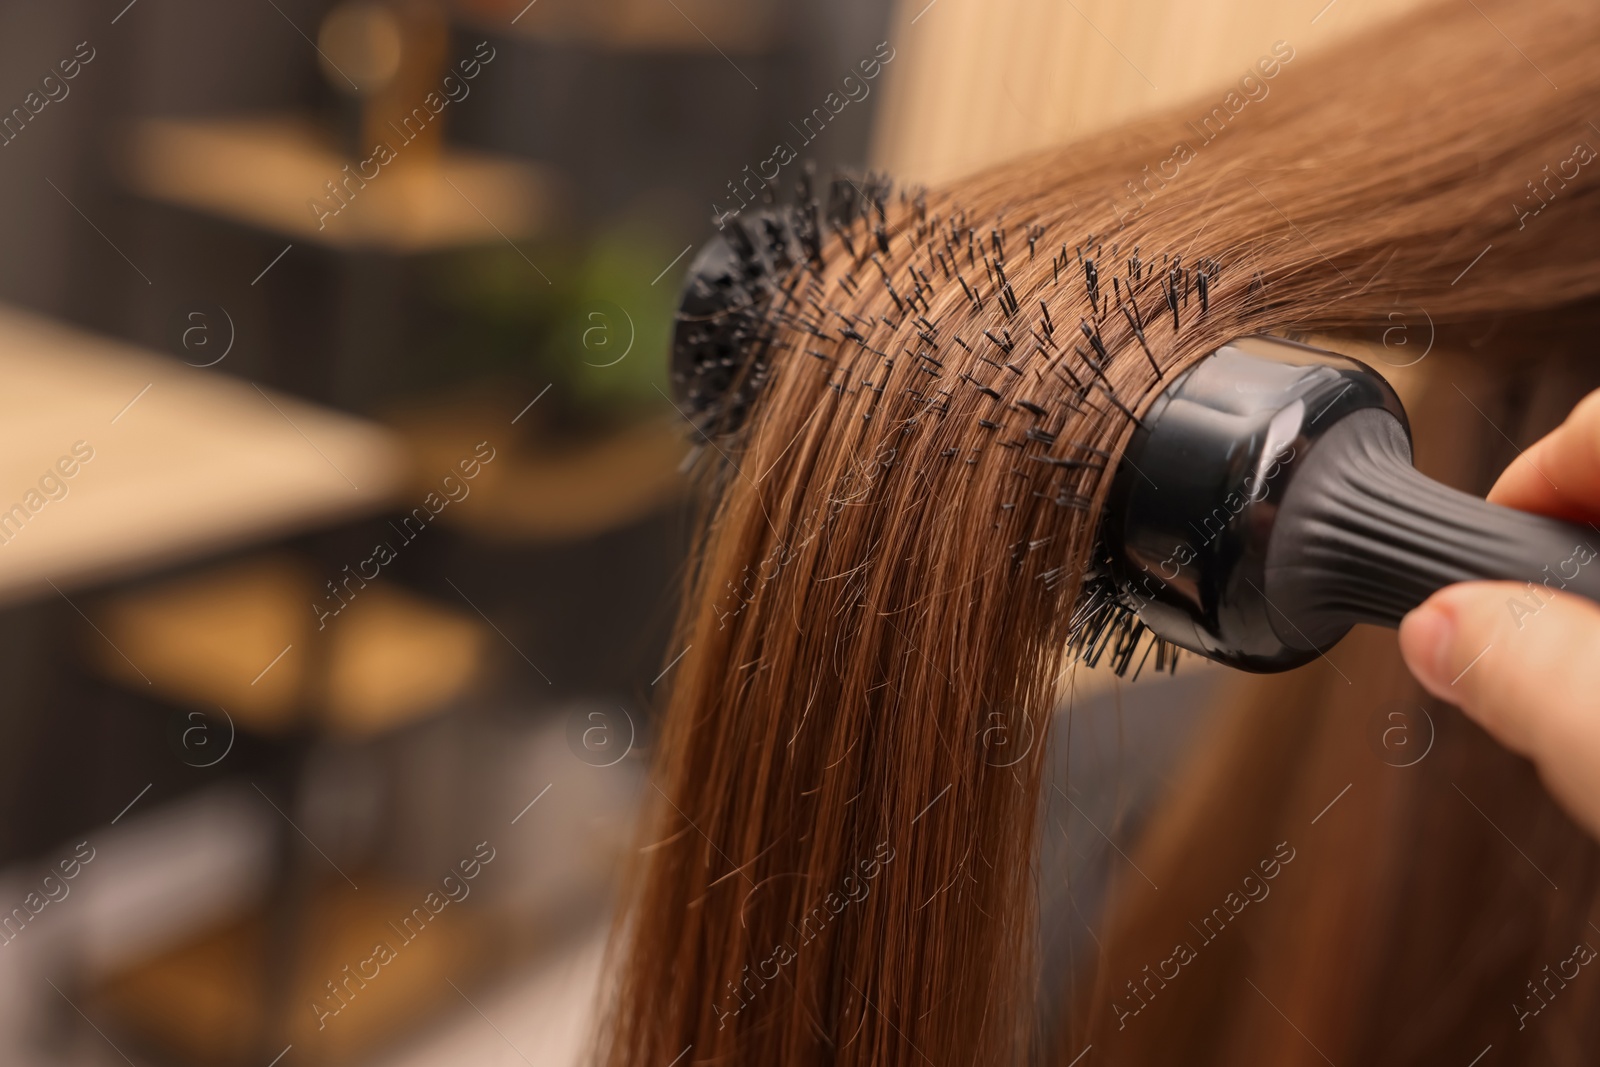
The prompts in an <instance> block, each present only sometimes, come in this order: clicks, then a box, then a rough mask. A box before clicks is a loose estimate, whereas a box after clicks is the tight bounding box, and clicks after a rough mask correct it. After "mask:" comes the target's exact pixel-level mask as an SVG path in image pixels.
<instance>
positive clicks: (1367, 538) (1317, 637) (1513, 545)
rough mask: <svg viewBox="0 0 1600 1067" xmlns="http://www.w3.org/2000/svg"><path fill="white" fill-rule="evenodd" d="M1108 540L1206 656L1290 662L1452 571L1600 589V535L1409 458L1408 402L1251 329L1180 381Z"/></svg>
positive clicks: (1380, 384)
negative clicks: (1449, 480) (1446, 477)
mask: <svg viewBox="0 0 1600 1067" xmlns="http://www.w3.org/2000/svg"><path fill="white" fill-rule="evenodd" d="M1105 543H1106V545H1107V548H1108V552H1109V554H1110V560H1109V563H1110V567H1111V570H1112V574H1113V576H1114V577H1115V578H1116V580H1117V582H1118V584H1119V586H1120V587H1121V589H1122V591H1123V594H1124V598H1125V600H1126V601H1127V603H1128V604H1129V606H1130V607H1133V608H1134V609H1135V610H1136V611H1137V612H1138V613H1139V616H1140V618H1141V619H1142V620H1143V621H1144V623H1145V625H1147V626H1149V627H1150V628H1151V629H1152V630H1153V631H1155V632H1156V633H1157V634H1158V635H1160V636H1161V637H1164V638H1166V639H1167V640H1169V641H1172V642H1173V643H1175V644H1178V645H1181V646H1182V647H1184V648H1187V649H1190V650H1191V651H1194V652H1198V653H1200V654H1201V655H1204V656H1207V657H1208V658H1210V659H1214V660H1217V661H1218V662H1221V663H1225V664H1228V665H1229V666H1233V667H1238V668H1241V669H1244V670H1249V671H1260V672H1270V671H1281V670H1287V669H1289V668H1291V667H1296V666H1299V665H1300V664H1302V663H1305V662H1307V661H1309V660H1311V659H1314V658H1316V657H1317V656H1318V655H1320V654H1322V653H1323V652H1325V651H1326V650H1327V649H1328V648H1329V647H1330V646H1332V645H1333V644H1335V643H1336V642H1337V641H1338V640H1339V639H1340V638H1341V637H1343V636H1344V634H1345V633H1346V632H1347V631H1348V630H1349V629H1350V627H1351V626H1353V625H1355V624H1356V623H1358V622H1368V623H1375V624H1378V625H1383V626H1391V627H1392V626H1396V625H1398V623H1399V621H1400V619H1401V618H1402V617H1403V616H1404V615H1405V613H1406V612H1408V611H1410V610H1411V609H1412V608H1414V607H1416V606H1417V605H1418V604H1420V603H1422V601H1424V600H1426V599H1427V598H1428V597H1429V596H1430V595H1431V594H1432V593H1434V592H1435V591H1436V590H1438V589H1440V588H1442V587H1444V586H1446V585H1449V584H1451V583H1454V582H1462V581H1476V580H1509V581H1515V582H1519V583H1532V584H1533V586H1535V587H1536V588H1532V589H1526V590H1524V591H1523V593H1522V594H1521V595H1520V597H1519V598H1518V600H1519V603H1520V604H1521V605H1522V606H1521V607H1515V606H1512V605H1510V604H1508V608H1507V610H1508V612H1510V613H1511V614H1512V615H1514V616H1518V617H1519V619H1525V618H1526V617H1527V615H1531V614H1533V613H1534V612H1536V610H1537V607H1538V606H1539V604H1540V603H1541V602H1542V601H1543V600H1545V599H1548V595H1549V593H1548V592H1547V590H1563V591H1566V592H1575V593H1580V594H1582V595H1584V596H1588V597H1589V598H1591V599H1594V600H1600V560H1597V552H1596V546H1600V531H1597V530H1595V529H1594V528H1592V527H1587V526H1576V525H1573V524H1571V523H1565V522H1560V521H1558V520H1554V519H1548V518H1543V517H1541V516H1537V515H1529V514H1527V513H1524V512H1519V511H1513V510H1511V509H1508V508H1501V507H1496V506H1495V505H1493V504H1489V503H1487V502H1485V501H1483V500H1480V499H1478V498H1477V497H1473V496H1470V495H1468V494H1466V493H1460V492H1457V491H1456V490H1453V489H1449V488H1447V487H1445V486H1442V485H1440V484H1439V483H1437V482H1434V481H1432V480H1431V479H1429V478H1427V477H1425V476H1423V475H1422V474H1419V473H1418V472H1417V471H1416V470H1415V468H1413V467H1412V465H1411V437H1410V430H1409V427H1408V425H1407V422H1406V416H1405V411H1404V409H1403V408H1402V407H1401V405H1400V400H1399V398H1398V397H1397V396H1396V395H1395V393H1394V391H1393V390H1392V389H1391V388H1390V387H1389V385H1388V383H1387V382H1385V381H1384V380H1383V378H1382V377H1381V376H1379V375H1378V374H1377V372H1375V371H1373V370H1372V369H1371V368H1369V367H1367V366H1366V365H1364V364H1362V363H1359V362H1357V361H1356V360H1353V359H1347V358H1345V357H1343V356H1338V355H1335V354H1333V353H1330V352H1323V351H1320V350H1318V349H1314V348H1310V347H1307V346H1305V345H1299V344H1295V343H1293V342H1289V341H1283V340H1279V339H1277V338H1269V337H1249V338H1241V339H1239V340H1237V341H1234V342H1232V343H1230V344H1228V345H1225V346H1223V347H1222V348H1220V349H1218V350H1217V351H1216V352H1215V353H1214V354H1212V355H1211V356H1209V357H1207V358H1206V359H1205V360H1202V361H1201V362H1200V363H1197V364H1196V365H1195V366H1194V367H1192V368H1191V369H1190V370H1188V371H1187V372H1185V373H1184V374H1183V375H1182V376H1180V377H1179V378H1177V379H1175V380H1174V381H1173V382H1172V384H1171V385H1170V386H1169V387H1168V388H1167V389H1166V391H1165V392H1163V393H1162V395H1161V396H1160V397H1158V398H1157V399H1156V401H1155V402H1154V403H1153V404H1152V405H1151V407H1150V409H1149V411H1148V412H1146V414H1145V416H1144V420H1143V426H1142V427H1141V428H1140V429H1138V430H1137V431H1136V432H1135V434H1134V436H1133V438H1132V439H1131V440H1130V442H1129V446H1128V448H1127V450H1126V451H1125V453H1124V458H1123V462H1122V463H1121V465H1120V466H1119V467H1118V470H1117V474H1116V476H1115V478H1114V480H1113V483H1112V491H1111V496H1110V498H1109V500H1108V507H1107V513H1106V531H1105Z"/></svg>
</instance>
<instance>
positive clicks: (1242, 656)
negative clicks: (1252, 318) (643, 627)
mask: <svg viewBox="0 0 1600 1067" xmlns="http://www.w3.org/2000/svg"><path fill="white" fill-rule="evenodd" d="M840 188H841V187H840V186H839V183H835V190H834V192H835V195H834V196H833V197H831V198H830V204H829V207H828V211H827V218H828V220H829V222H830V223H831V224H832V225H833V226H834V228H835V230H836V232H839V233H841V234H844V233H845V232H846V230H845V229H844V227H845V226H847V225H848V224H849V223H850V222H851V221H852V220H853V219H856V218H861V217H866V216H868V214H869V212H871V211H872V210H873V209H874V206H875V205H877V206H878V208H877V209H878V210H880V211H881V198H882V195H883V193H882V187H881V186H878V185H871V184H869V185H868V187H867V190H866V191H862V190H861V189H860V187H859V186H857V185H855V184H854V183H849V188H848V189H846V190H844V192H843V193H841V192H840ZM857 193H859V194H860V195H859V196H856V194H857ZM852 197H855V198H854V199H853V198H852ZM819 214H820V213H819V209H818V205H817V204H816V202H815V201H810V202H809V206H808V207H806V208H802V209H798V210H797V209H782V210H775V211H770V212H761V213H759V214H754V217H753V218H752V219H751V220H750V222H749V223H748V224H747V223H746V222H745V221H744V220H741V219H737V218H735V219H733V220H731V222H728V223H727V224H726V227H725V231H724V234H723V235H722V236H721V237H720V238H719V239H717V240H714V241H712V242H711V243H710V244H708V245H707V246H706V248H704V249H703V250H702V251H701V253H700V255H699V256H698V257H697V258H696V260H695V263H694V265H693V267H692V268H691V269H690V272H689V276H688V278H687V280H686V282H685V286H684V291H683V298H682V303H681V306H680V309H679V313H678V318H677V324H676V328H675V332H674V339H673V341H674V343H673V357H672V374H673V382H674V385H675V387H676V391H677V396H678V402H679V404H681V405H683V406H684V407H685V408H686V409H687V414H688V415H689V416H690V418H691V419H692V420H693V421H694V422H695V424H696V426H697V428H698V429H699V431H700V433H702V434H704V435H706V436H707V437H710V436H712V435H715V434H727V433H733V432H737V430H738V428H739V426H740V424H741V423H742V421H743V419H744V418H745V416H746V414H747V413H748V411H749V408H750V406H751V403H752V401H753V399H754V397H755V395H756V394H757V392H758V391H759V389H760V387H761V385H762V383H763V382H764V380H765V379H766V377H767V374H768V372H769V371H768V361H769V355H770V354H769V348H770V345H771V339H772V331H773V328H774V327H773V324H774V322H775V321H778V320H780V319H783V318H784V317H785V316H786V314H788V310H787V309H789V308H790V307H792V306H793V305H794V304H795V303H797V301H796V297H795V286H797V285H798V284H799V279H800V277H801V275H802V272H800V271H797V270H793V269H791V268H793V267H794V266H796V265H797V264H800V263H803V262H810V261H814V260H815V259H816V257H817V256H818V254H819V248H820V243H819V239H818V233H819ZM1089 276H1090V278H1091V280H1092V278H1093V274H1092V271H1091V272H1090V274H1089ZM1201 280H1202V283H1203V281H1204V277H1203V275H1202V278H1201ZM1130 294H1131V289H1130ZM1201 296H1202V298H1203V297H1204V288H1203V284H1202V288H1201ZM789 318H790V319H792V321H793V323H794V324H795V325H796V326H797V327H798V328H801V329H805V328H807V324H808V320H806V319H805V318H804V317H803V316H798V315H789ZM847 325H848V322H847ZM809 328H810V329H811V330H813V331H818V332H819V335H821V334H820V331H819V330H818V327H817V326H816V325H815V324H811V325H810V327H809ZM1085 330H1086V331H1087V330H1088V328H1087V327H1085ZM846 336H849V333H848V331H846ZM991 336H992V335H991ZM1107 358H1109V357H1107ZM1107 395H1108V398H1109V399H1111V400H1112V401H1113V402H1116V398H1115V395H1114V394H1110V393H1108V394H1107ZM1119 406H1120V403H1119ZM1124 410H1126V409H1124ZM1597 544H1600V530H1596V529H1595V528H1594V527H1587V526H1575V525H1573V524H1571V523H1565V522H1560V521H1557V520H1554V519H1548V518H1543V517H1540V516H1536V515H1530V514H1526V513H1524V512H1519V511H1513V510H1510V509H1508V508H1501V507H1496V506H1495V505H1493V504H1489V503H1488V502H1486V501H1484V500H1481V499H1479V498H1477V497H1473V496H1470V495H1468V494H1466V493H1461V492H1457V491H1456V490H1453V489H1449V488H1447V487H1445V486H1443V485H1440V484H1439V483H1437V482H1435V481H1433V480H1431V479H1429V478H1427V477H1425V476H1423V475H1422V474H1419V473H1418V472H1417V471H1416V469H1415V468H1413V467H1412V465H1411V434H1410V428H1409V426H1408V424H1407V422H1406V415H1405V411H1404V409H1403V408H1402V407H1401V404H1400V400H1399V397H1397V396H1396V395H1395V393H1394V390H1393V389H1391V388H1390V387H1389V384H1388V383H1387V382H1385V381H1384V380H1383V378H1382V377H1381V376H1380V375H1379V374H1378V373H1377V372H1376V371H1374V370H1372V369H1371V368H1370V367H1367V366H1366V365H1364V364H1362V363H1360V362H1358V361H1356V360H1353V359H1348V358H1345V357H1343V356H1339V355H1335V354H1333V353H1331V352H1324V351H1320V350H1318V349H1315V348H1310V347H1307V346H1305V345H1301V344H1296V343H1293V342H1290V341H1284V340H1280V339H1278V338H1274V337H1264V336H1263V337H1246V338H1240V339H1238V340H1235V341H1233V342H1232V343H1230V344H1227V345H1224V346H1223V347H1222V348H1220V349H1218V350H1217V351H1216V352H1214V353H1212V354H1211V355H1210V356H1208V357H1206V358H1205V359H1203V360H1201V361H1200V362H1199V363H1196V364H1195V365H1194V366H1192V367H1191V368H1189V369H1188V370H1187V371H1185V372H1183V373H1182V374H1180V375H1178V376H1176V377H1175V378H1173V379H1172V380H1171V381H1170V382H1169V383H1167V386H1166V388H1165V390H1164V391H1163V392H1162V393H1161V394H1160V395H1159V396H1158V397H1157V398H1156V399H1155V401H1154V402H1153V403H1152V404H1151V405H1150V406H1149V408H1148V410H1147V411H1146V412H1145V414H1144V415H1143V417H1142V418H1141V419H1139V420H1138V426H1137V428H1136V429H1135V431H1134V433H1133V436H1132V438H1131V440H1130V441H1129V443H1128V446H1127V448H1126V450H1125V451H1124V453H1123V456H1122V459H1121V461H1120V463H1119V465H1118V467H1117V469H1116V471H1115V474H1114V476H1113V481H1112V486H1111V492H1110V495H1109V498H1108V501H1107V507H1106V511H1105V514H1104V516H1103V519H1102V533H1101V558H1102V559H1103V560H1104V561H1105V567H1104V569H1103V570H1102V571H1100V572H1097V573H1096V574H1094V575H1093V576H1092V577H1091V578H1090V579H1089V580H1088V582H1087V583H1086V584H1087V588H1086V591H1085V595H1084V597H1083V598H1082V601H1083V603H1082V605H1081V606H1080V608H1079V612H1078V616H1077V617H1075V619H1074V626H1075V631H1076V632H1077V634H1078V636H1076V637H1075V638H1074V647H1075V648H1077V649H1078V651H1079V652H1080V653H1081V654H1082V655H1083V657H1084V658H1085V660H1086V661H1088V662H1089V663H1091V664H1093V663H1096V662H1098V661H1099V659H1100V658H1101V656H1102V655H1105V654H1109V657H1110V662H1111V664H1112V666H1113V668H1114V669H1116V670H1117V671H1119V672H1122V671H1125V670H1127V669H1128V668H1129V667H1130V666H1132V665H1133V664H1134V663H1135V655H1136V653H1137V651H1138V649H1139V648H1140V647H1141V645H1143V647H1145V649H1146V653H1145V655H1146V657H1148V655H1149V650H1150V649H1151V648H1154V649H1155V650H1156V657H1155V660H1156V667H1157V669H1161V668H1162V667H1163V666H1164V665H1167V664H1170V663H1171V662H1172V661H1171V660H1170V659H1169V658H1168V656H1167V654H1166V653H1167V651H1168V650H1167V649H1166V647H1165V644H1164V643H1168V642H1169V643H1171V644H1173V645H1177V646H1180V647H1182V648H1186V649H1189V650H1190V651H1193V652H1197V653H1199V654H1201V655H1203V656H1206V657H1208V658H1210V659H1213V660H1216V661H1218V662H1221V663H1225V664H1228V665H1229V666H1233V667H1238V668H1241V669H1244V670H1250V671H1280V670H1287V669H1289V668H1291V667H1295V666H1299V665H1300V664H1302V663H1305V662H1307V661H1309V660H1311V659H1313V658H1315V657H1316V656H1318V655H1319V654H1320V653H1322V652H1323V651H1325V650H1326V649H1327V648H1328V647H1329V646H1331V645H1332V644H1334V643H1335V642H1337V641H1338V640H1339V639H1340V638H1341V637H1343V636H1344V634H1345V633H1346V632H1347V631H1348V630H1349V629H1350V627H1351V626H1353V625H1355V624H1356V623H1358V622H1367V623H1376V624H1378V625H1383V626H1397V625H1398V624H1399V622H1400V619H1401V618H1402V617H1403V616H1404V615H1405V613H1406V612H1408V611H1410V610H1411V609H1412V608H1414V607H1416V606H1417V605H1418V604H1420V603H1422V601H1424V600H1426V599H1427V598H1428V597H1429V596H1430V595H1431V594H1432V593H1433V592H1435V591H1436V590H1438V589H1440V588H1442V587H1444V586H1446V585H1449V584H1451V583H1453V582H1462V581H1471V580H1483V579H1493V580H1510V581H1517V582H1529V583H1533V584H1534V585H1536V586H1540V587H1542V588H1547V589H1551V590H1567V591H1570V592H1575V593H1580V594H1583V595H1585V596H1588V597H1589V598H1590V599H1593V600H1600V566H1590V564H1591V563H1592V562H1594V560H1595V557H1596V554H1597V553H1596V549H1595V546H1596V545H1597ZM1536 595H1541V596H1542V595H1543V594H1542V590H1541V591H1539V592H1537V593H1536ZM1146 633H1150V634H1154V636H1155V637H1156V638H1157V640H1156V641H1155V642H1154V643H1153V644H1149V643H1145V642H1144V641H1143V638H1144V637H1145V635H1146ZM1138 662H1139V663H1140V664H1142V663H1143V660H1142V659H1140V660H1138ZM1136 673H1137V669H1136Z"/></svg>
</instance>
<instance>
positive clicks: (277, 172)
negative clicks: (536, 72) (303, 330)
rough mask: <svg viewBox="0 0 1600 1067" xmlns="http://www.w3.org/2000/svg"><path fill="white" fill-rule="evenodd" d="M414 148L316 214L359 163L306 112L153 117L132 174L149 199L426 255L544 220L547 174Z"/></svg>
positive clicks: (529, 231)
mask: <svg viewBox="0 0 1600 1067" xmlns="http://www.w3.org/2000/svg"><path fill="white" fill-rule="evenodd" d="M445 114H446V115H448V110H447V111H446V112H445ZM369 152H370V148H369ZM411 152H413V147H412V146H409V145H402V146H400V147H399V149H398V151H397V154H396V156H397V158H396V159H395V160H394V162H392V163H389V164H385V165H383V166H381V167H379V168H378V169H377V174H376V177H372V178H370V179H368V180H366V181H364V182H360V184H359V185H358V184H357V181H358V180H359V178H358V179H352V184H351V186H350V189H351V190H353V195H352V194H351V193H350V192H346V194H345V195H347V196H348V201H347V203H346V206H344V207H343V208H342V209H341V210H340V211H339V213H338V214H337V215H334V216H332V217H328V216H322V217H321V218H320V219H319V213H318V212H316V211H313V210H312V209H311V207H310V206H309V204H310V203H311V202H313V201H315V202H318V203H321V204H323V206H324V209H325V210H331V209H332V208H334V207H337V206H338V202H337V201H334V200H333V199H332V198H331V197H330V196H329V193H328V190H327V185H326V183H328V182H333V183H334V184H335V185H339V184H340V183H341V182H343V181H344V180H345V178H346V171H345V169H344V168H345V167H346V165H349V166H350V168H351V172H352V173H354V172H355V163H356V160H352V159H350V158H349V157H347V156H344V155H342V154H340V153H339V152H338V151H336V150H335V148H334V147H333V146H332V145H331V144H330V143H329V141H328V139H327V138H326V137H324V136H322V135H321V133H320V131H319V129H318V127H317V126H316V124H315V123H313V122H311V121H310V120H308V119H305V118H300V117H296V116H276V117H268V118H232V119H215V120H213V119H207V120H198V119H150V120H147V121H145V122H143V123H141V124H140V125H139V126H137V127H136V128H135V130H134V132H133V135H132V137H131V138H130V140H129V143H128V146H127V157H126V181H127V184H128V187H129V188H130V189H131V190H132V191H133V192H135V193H138V194H140V195H142V196H145V197H148V198H149V199H151V200H156V201H160V202H163V203H167V204H172V205H175V206H178V207H182V208H187V209H189V210H191V211H195V212H199V213H201V214H206V215H212V216H215V217H217V218H220V219H225V220H227V221H230V222H236V223H240V224H243V225H247V226H254V227H257V228H259V229H263V230H267V231H270V232H273V233H278V234H281V235H283V236H284V237H286V238H290V239H293V240H296V241H309V242H313V243H316V244H321V245H326V246H328V247H331V248H337V249H368V250H374V251H383V252H389V253H394V254H407V253H416V252H427V251H436V250H439V249H445V248H454V247H460V246H465V245H472V244H483V243H489V242H493V241H498V240H501V239H502V238H503V239H505V240H507V241H520V240H526V239H528V238H530V237H533V236H534V235H536V234H537V233H538V232H540V230H541V229H542V228H543V227H544V225H545V223H546V221H547V219H548V217H549V213H550V211H551V205H552V186H553V179H552V178H551V176H550V174H549V172H548V171H546V170H544V169H542V168H540V167H538V166H536V165H535V164H532V163H528V162H524V161H521V160H516V159H511V158H508V157H502V156H495V155H490V154H487V153H483V152H472V151H468V150H465V149H459V148H449V149H447V150H445V151H442V152H438V151H435V152H432V153H430V154H429V155H428V156H427V157H426V158H423V159H419V160H412V159H408V158H407V153H411ZM364 158H366V157H363V159H364ZM370 170H371V167H369V168H368V171H369V173H370Z"/></svg>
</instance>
